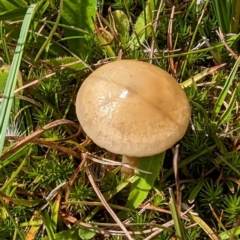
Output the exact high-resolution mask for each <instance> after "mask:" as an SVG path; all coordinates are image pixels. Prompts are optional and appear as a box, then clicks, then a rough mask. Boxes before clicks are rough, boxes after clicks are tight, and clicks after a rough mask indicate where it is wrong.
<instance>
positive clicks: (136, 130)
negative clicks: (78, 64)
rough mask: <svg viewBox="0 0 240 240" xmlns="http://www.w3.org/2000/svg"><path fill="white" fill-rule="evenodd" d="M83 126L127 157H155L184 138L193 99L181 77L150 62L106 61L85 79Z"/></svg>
mask: <svg viewBox="0 0 240 240" xmlns="http://www.w3.org/2000/svg"><path fill="white" fill-rule="evenodd" d="M76 112H77V117H78V119H79V121H80V123H81V126H82V128H83V130H84V131H85V132H86V134H87V135H88V136H89V137H90V138H91V139H92V140H93V142H94V143H96V144H97V145H98V146H100V147H102V148H105V149H107V150H108V151H110V152H113V153H117V154H123V155H128V156H136V157H142V156H151V155H154V154H157V153H160V152H163V151H165V150H166V149H168V148H170V147H172V146H173V144H175V143H176V142H177V141H178V140H180V139H181V138H182V137H183V135H184V134H185V132H186V129H187V127H188V124H189V120H190V105H189V101H188V99H187V97H186V95H185V93H184V91H183V90H182V88H181V87H180V85H179V84H178V83H177V82H176V80H175V79H174V78H173V77H172V76H171V75H169V74H168V73H167V72H165V71H164V70H162V69H161V68H159V67H156V66H154V65H151V64H149V63H145V62H140V61H136V60H121V61H116V62H112V63H109V64H106V65H104V66H102V67H100V68H98V69H97V70H96V71H94V72H93V73H92V74H90V75H89V77H88V78H87V79H86V80H85V81H84V82H83V84H82V86H81V88H80V90H79V92H78V95H77V100H76Z"/></svg>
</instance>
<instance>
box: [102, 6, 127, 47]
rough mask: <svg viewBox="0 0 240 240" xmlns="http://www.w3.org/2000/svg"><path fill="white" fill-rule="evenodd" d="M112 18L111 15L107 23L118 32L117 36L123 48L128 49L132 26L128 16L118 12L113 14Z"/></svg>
mask: <svg viewBox="0 0 240 240" xmlns="http://www.w3.org/2000/svg"><path fill="white" fill-rule="evenodd" d="M111 15H112V18H111V17H110V15H108V16H107V18H106V19H107V21H108V22H109V23H110V25H111V27H112V28H113V29H115V30H116V31H117V35H118V36H119V38H120V41H121V43H122V45H123V47H124V48H125V47H127V43H128V41H129V31H130V24H129V20H128V17H127V15H126V14H125V13H124V12H123V11H121V10H116V11H113V12H112V13H111Z"/></svg>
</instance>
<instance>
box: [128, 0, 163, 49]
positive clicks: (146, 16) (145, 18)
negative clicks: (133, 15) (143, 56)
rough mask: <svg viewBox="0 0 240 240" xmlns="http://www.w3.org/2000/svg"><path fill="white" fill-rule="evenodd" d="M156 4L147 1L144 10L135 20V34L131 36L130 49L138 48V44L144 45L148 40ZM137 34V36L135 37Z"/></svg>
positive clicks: (155, 2) (150, 0)
mask: <svg viewBox="0 0 240 240" xmlns="http://www.w3.org/2000/svg"><path fill="white" fill-rule="evenodd" d="M157 4H158V1H155V0H149V1H147V3H146V6H145V8H144V9H143V11H142V13H141V14H140V16H139V17H138V19H137V22H136V24H135V25H134V29H135V33H133V35H132V39H133V41H132V44H131V48H136V47H139V46H138V45H139V43H144V42H145V41H147V40H148V38H149V36H150V35H151V32H152V26H151V23H153V21H154V17H155V11H154V10H155V9H156V6H157ZM136 34H137V36H136Z"/></svg>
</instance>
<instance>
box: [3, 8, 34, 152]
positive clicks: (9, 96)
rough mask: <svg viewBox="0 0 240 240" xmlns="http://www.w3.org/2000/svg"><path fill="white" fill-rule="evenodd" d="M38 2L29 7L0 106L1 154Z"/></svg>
mask: <svg viewBox="0 0 240 240" xmlns="http://www.w3.org/2000/svg"><path fill="white" fill-rule="evenodd" d="M36 6H37V4H32V5H30V7H29V8H28V10H27V12H26V15H25V17H24V20H23V24H22V28H21V32H20V36H19V39H18V42H17V47H16V50H15V54H14V57H13V61H12V65H11V69H10V73H9V75H8V79H7V84H6V88H5V91H4V95H3V101H2V103H1V106H0V155H1V153H2V149H3V145H4V140H5V134H6V130H7V126H8V121H9V116H10V111H11V107H12V103H13V97H14V90H15V86H16V83H17V79H18V71H19V67H20V63H21V59H22V54H23V49H24V45H25V42H26V39H27V34H28V29H29V27H30V23H31V20H32V17H33V15H34V12H35V11H34V10H35V8H36Z"/></svg>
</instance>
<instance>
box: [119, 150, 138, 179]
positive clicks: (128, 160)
mask: <svg viewBox="0 0 240 240" xmlns="http://www.w3.org/2000/svg"><path fill="white" fill-rule="evenodd" d="M138 160H139V158H138V157H130V156H126V155H123V157H122V163H124V164H128V165H129V166H131V167H136V166H137V164H138ZM121 173H122V174H123V175H124V176H126V177H128V176H132V175H134V169H131V168H128V167H124V166H123V167H122V168H121Z"/></svg>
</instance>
